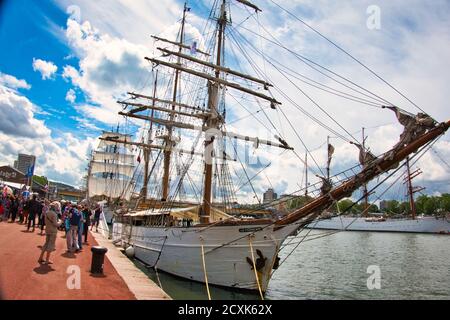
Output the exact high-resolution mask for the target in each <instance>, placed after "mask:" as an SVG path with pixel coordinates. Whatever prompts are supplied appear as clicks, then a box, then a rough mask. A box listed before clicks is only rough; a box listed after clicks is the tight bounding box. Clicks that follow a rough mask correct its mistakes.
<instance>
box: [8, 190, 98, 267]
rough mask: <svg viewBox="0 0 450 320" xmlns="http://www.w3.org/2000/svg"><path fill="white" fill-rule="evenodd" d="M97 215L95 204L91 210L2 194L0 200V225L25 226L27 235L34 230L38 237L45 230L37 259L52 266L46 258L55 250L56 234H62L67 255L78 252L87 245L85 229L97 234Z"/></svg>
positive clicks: (36, 197)
mask: <svg viewBox="0 0 450 320" xmlns="http://www.w3.org/2000/svg"><path fill="white" fill-rule="evenodd" d="M101 213H102V208H101V206H100V205H99V204H97V205H96V206H95V207H94V208H92V207H90V206H89V205H88V204H74V203H71V202H65V201H61V202H58V201H54V202H50V200H48V199H39V198H38V196H37V195H36V194H33V195H32V196H31V197H30V198H29V197H25V196H22V195H17V194H5V193H3V194H2V195H1V197H0V222H9V223H19V224H22V225H24V226H26V231H27V232H35V228H36V227H37V228H38V230H40V234H41V235H43V234H44V230H45V235H46V241H45V244H44V245H43V246H42V250H41V255H40V257H39V259H38V261H39V263H42V264H51V263H52V262H51V261H50V254H51V252H53V251H55V250H56V238H57V234H58V230H59V231H64V232H65V238H66V243H67V252H70V253H79V252H81V251H82V250H83V244H88V230H89V227H90V228H91V230H93V228H94V227H95V231H96V232H98V228H99V223H100V216H101ZM36 218H37V226H36ZM44 254H46V259H45V260H44Z"/></svg>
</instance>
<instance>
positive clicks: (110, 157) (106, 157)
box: [93, 151, 134, 165]
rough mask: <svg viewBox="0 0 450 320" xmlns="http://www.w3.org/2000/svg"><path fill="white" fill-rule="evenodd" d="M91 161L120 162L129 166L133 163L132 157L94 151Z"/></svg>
mask: <svg viewBox="0 0 450 320" xmlns="http://www.w3.org/2000/svg"><path fill="white" fill-rule="evenodd" d="M93 160H94V161H116V162H122V163H124V164H130V165H131V164H133V162H134V155H132V154H121V153H113V152H100V151H96V152H95V153H94V156H93Z"/></svg>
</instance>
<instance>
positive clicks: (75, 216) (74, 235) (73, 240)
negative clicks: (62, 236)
mask: <svg viewBox="0 0 450 320" xmlns="http://www.w3.org/2000/svg"><path fill="white" fill-rule="evenodd" d="M80 220H81V213H80V212H79V211H78V210H77V209H76V208H72V209H71V211H70V229H69V234H68V235H67V238H68V245H69V252H74V251H75V252H79V251H80V247H79V246H78V226H79V224H80Z"/></svg>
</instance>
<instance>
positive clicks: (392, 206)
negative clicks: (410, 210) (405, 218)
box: [387, 200, 400, 214]
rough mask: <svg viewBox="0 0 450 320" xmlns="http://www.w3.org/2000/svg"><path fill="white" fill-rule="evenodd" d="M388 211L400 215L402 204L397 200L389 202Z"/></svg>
mask: <svg viewBox="0 0 450 320" xmlns="http://www.w3.org/2000/svg"><path fill="white" fill-rule="evenodd" d="M387 211H388V212H389V213H395V214H399V213H400V203H399V202H398V201H397V200H391V201H388V204H387Z"/></svg>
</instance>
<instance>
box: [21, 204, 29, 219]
mask: <svg viewBox="0 0 450 320" xmlns="http://www.w3.org/2000/svg"><path fill="white" fill-rule="evenodd" d="M29 208H30V200H29V199H28V198H23V202H22V221H21V223H23V224H28V215H29V214H30V210H29Z"/></svg>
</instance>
